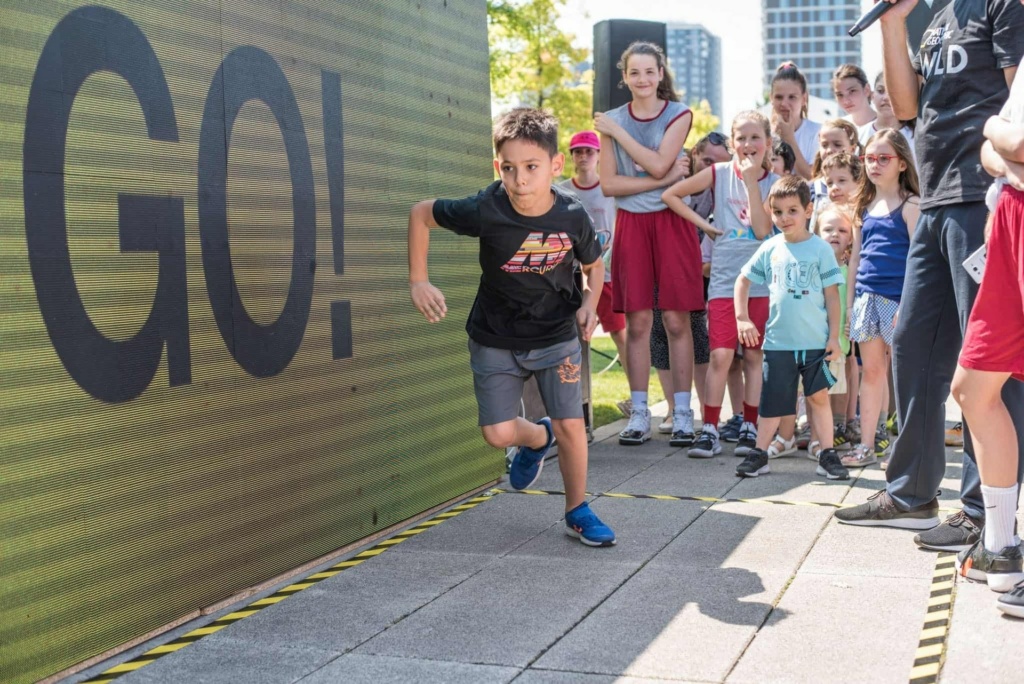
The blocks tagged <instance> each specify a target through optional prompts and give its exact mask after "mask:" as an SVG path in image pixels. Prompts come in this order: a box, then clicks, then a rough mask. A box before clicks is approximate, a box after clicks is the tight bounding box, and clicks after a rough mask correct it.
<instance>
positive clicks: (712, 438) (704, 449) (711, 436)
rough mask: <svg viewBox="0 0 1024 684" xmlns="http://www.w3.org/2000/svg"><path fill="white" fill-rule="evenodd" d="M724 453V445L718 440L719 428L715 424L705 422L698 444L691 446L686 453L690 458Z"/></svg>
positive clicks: (709, 456) (708, 456)
mask: <svg viewBox="0 0 1024 684" xmlns="http://www.w3.org/2000/svg"><path fill="white" fill-rule="evenodd" d="M720 453H722V445H721V444H720V443H719V441H718V430H717V429H715V426H714V425H711V424H708V423H705V425H704V429H703V430H701V433H700V437H699V438H698V439H697V442H696V444H694V445H693V446H692V447H690V450H689V451H687V452H686V455H687V456H689V457H690V458H712V457H714V456H717V455H718V454H720Z"/></svg>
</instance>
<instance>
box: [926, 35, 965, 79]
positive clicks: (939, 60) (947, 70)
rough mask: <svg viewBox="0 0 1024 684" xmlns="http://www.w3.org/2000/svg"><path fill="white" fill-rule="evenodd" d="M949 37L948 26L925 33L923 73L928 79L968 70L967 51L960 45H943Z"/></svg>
mask: <svg viewBox="0 0 1024 684" xmlns="http://www.w3.org/2000/svg"><path fill="white" fill-rule="evenodd" d="M949 36H950V30H949V28H948V27H946V26H940V27H938V28H936V29H932V30H930V31H925V32H924V36H922V38H921V73H922V74H924V77H925V78H926V79H928V78H931V77H932V76H942V75H944V74H958V73H960V72H961V71H963V70H964V69H966V68H967V51H966V50H964V49H963V48H962V47H960V46H959V45H948V46H944V45H943V43H945V42H946V39H948V38H949ZM929 50H930V51H931V52H930V53H929Z"/></svg>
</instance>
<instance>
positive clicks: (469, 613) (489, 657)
mask: <svg viewBox="0 0 1024 684" xmlns="http://www.w3.org/2000/svg"><path fill="white" fill-rule="evenodd" d="M600 553H601V549H594V557H593V558H592V559H591V560H589V561H573V560H566V559H562V560H549V559H546V558H511V557H509V558H502V559H500V560H498V561H496V562H495V563H493V564H491V565H490V566H488V567H487V568H486V569H485V570H483V571H481V572H480V573H478V574H477V575H475V576H474V577H472V578H471V579H469V580H467V581H466V582H463V583H462V584H460V585H459V586H458V587H456V588H454V589H452V590H451V591H449V592H448V593H447V594H445V595H444V596H442V597H440V598H438V599H437V600H436V601H434V602H433V603H431V604H430V605H427V606H424V607H423V608H422V609H420V610H419V611H417V612H416V613H414V614H413V615H410V616H409V617H407V618H406V619H404V620H402V621H401V622H399V623H398V624H397V625H395V626H393V627H391V628H390V629H388V630H387V631H385V632H383V633H382V634H380V635H378V636H376V637H374V638H373V639H371V640H370V641H368V642H366V643H365V644H363V645H362V646H360V647H359V648H358V649H356V651H355V652H356V653H359V654H363V655H371V654H376V655H392V656H399V657H406V658H430V659H436V660H449V661H455V662H470V663H479V664H491V665H511V666H515V667H525V666H527V665H528V664H530V662H531V661H533V659H535V658H536V657H537V656H538V655H539V654H540V653H541V652H542V651H543V650H544V649H545V648H547V647H548V646H549V645H550V644H552V643H553V642H554V641H555V640H556V639H558V638H559V637H561V636H562V635H563V634H565V633H566V632H567V631H569V629H571V628H572V627H573V625H575V624H576V623H577V622H579V621H580V620H581V619H582V618H583V616H585V615H586V614H587V613H589V612H590V611H591V610H592V609H593V608H594V607H595V606H597V605H598V604H599V603H601V602H602V601H603V600H604V599H605V598H606V597H607V596H608V595H609V594H611V593H612V592H613V591H614V590H615V588H616V587H618V586H619V585H620V584H622V582H623V581H625V579H626V578H627V577H628V576H629V575H630V574H631V573H632V572H633V571H634V566H633V565H629V564H625V563H611V562H605V561H602V560H600Z"/></svg>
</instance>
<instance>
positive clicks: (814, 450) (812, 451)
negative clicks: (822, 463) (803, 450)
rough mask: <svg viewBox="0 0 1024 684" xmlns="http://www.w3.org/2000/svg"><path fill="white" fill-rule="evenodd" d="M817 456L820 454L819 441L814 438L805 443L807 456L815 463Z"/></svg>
mask: <svg viewBox="0 0 1024 684" xmlns="http://www.w3.org/2000/svg"><path fill="white" fill-rule="evenodd" d="M819 456H821V442H819V441H818V440H814V441H812V442H810V443H809V444H808V445H807V458H809V459H811V460H812V461H814V462H815V463H817V462H818V457H819Z"/></svg>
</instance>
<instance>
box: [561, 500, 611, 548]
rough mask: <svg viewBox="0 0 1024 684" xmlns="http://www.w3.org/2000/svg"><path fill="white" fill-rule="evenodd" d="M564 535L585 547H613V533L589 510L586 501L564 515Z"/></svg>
mask: <svg viewBox="0 0 1024 684" xmlns="http://www.w3.org/2000/svg"><path fill="white" fill-rule="evenodd" d="M565 533H566V534H567V535H569V536H570V537H576V538H577V539H579V540H580V541H581V542H583V543H584V544H586V545H587V546H614V545H615V533H614V532H612V528H610V527H608V526H607V525H605V524H604V523H603V522H601V520H600V519H599V518H598V517H597V516H596V515H594V512H593V511H592V510H590V506H589V505H588V504H587V502H586V501H584V502H583V503H581V504H580V505H579V506H577V507H576V508H574V509H572V510H571V511H569V512H568V513H566V514H565Z"/></svg>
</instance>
